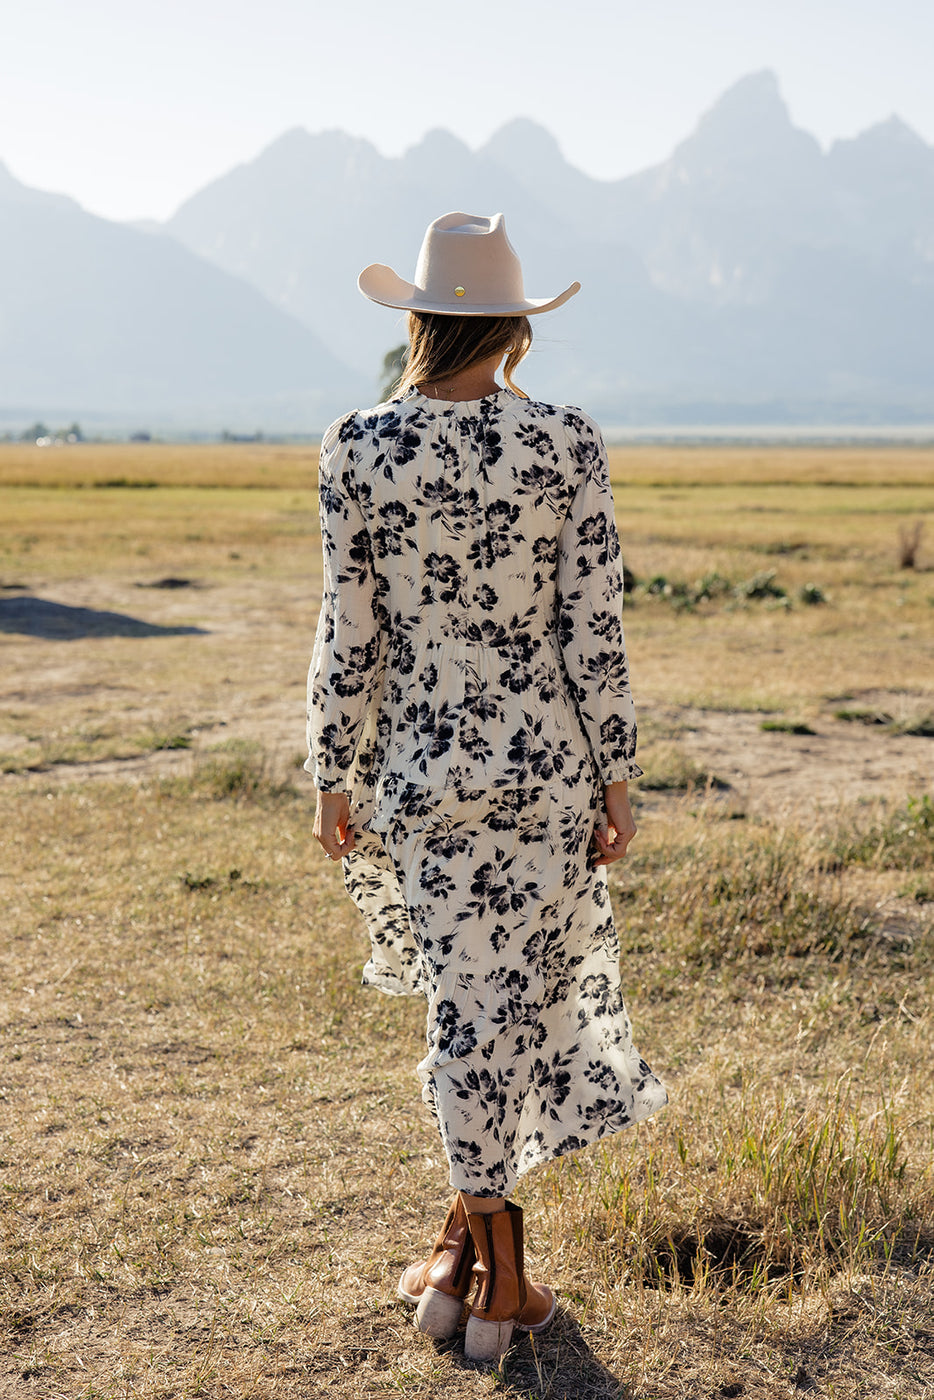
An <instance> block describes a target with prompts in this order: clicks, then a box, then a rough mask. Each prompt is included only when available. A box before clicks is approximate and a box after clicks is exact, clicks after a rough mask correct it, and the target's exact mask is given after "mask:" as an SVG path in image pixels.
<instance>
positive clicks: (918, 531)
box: [898, 520, 924, 569]
mask: <svg viewBox="0 0 934 1400" xmlns="http://www.w3.org/2000/svg"><path fill="white" fill-rule="evenodd" d="M923 534H924V521H923V520H916V521H915V523H914V524H913V525H899V527H898V567H899V568H900V569H916V568H917V567H918V551H919V549H920V548H921V536H922V535H923Z"/></svg>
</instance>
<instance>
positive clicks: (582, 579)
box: [557, 411, 642, 783]
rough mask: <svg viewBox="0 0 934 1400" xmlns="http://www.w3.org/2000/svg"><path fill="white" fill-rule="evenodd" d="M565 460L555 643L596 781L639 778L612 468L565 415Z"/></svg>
mask: <svg viewBox="0 0 934 1400" xmlns="http://www.w3.org/2000/svg"><path fill="white" fill-rule="evenodd" d="M565 424H566V429H567V443H568V456H569V460H570V463H571V467H572V470H573V469H574V468H575V467H576V469H577V480H576V489H575V491H574V496H573V499H572V501H571V508H570V510H569V512H568V515H567V518H566V520H565V522H564V524H563V526H562V528H561V533H560V535H559V537H558V590H557V591H558V597H557V628H558V639H559V642H560V645H561V651H562V654H563V657H564V663H565V666H566V668H567V673H568V677H569V679H570V681H571V686H572V688H573V693H574V698H575V700H576V702H577V708H578V712H579V714H580V717H581V720H582V722H583V725H584V729H585V732H586V734H587V737H588V738H589V740H590V746H591V748H592V750H593V754H594V758H595V759H596V762H597V767H598V769H599V773H600V778H601V781H602V782H604V783H615V782H621V781H623V780H625V779H629V778H637V777H639V776H640V774H641V772H642V769H641V768H640V767H639V765H638V764H637V763H636V762H635V755H636V714H635V708H634V706H633V702H632V694H631V692H630V689H629V663H628V661H627V658H626V643H625V641H624V638H623V624H622V619H621V616H620V613H621V609H622V604H623V572H622V560H621V557H620V545H619V535H618V533H617V530H616V519H615V515H614V511H613V491H612V488H611V486H610V473H609V464H608V462H607V456H606V449H605V447H604V445H603V439H602V437H601V435H600V430H599V429H598V428H597V426H596V424H595V423H594V422H593V421H592V420H591V419H590V418H588V417H587V416H586V415H585V414H583V413H578V412H577V411H573V412H568V414H567V416H566V420H565Z"/></svg>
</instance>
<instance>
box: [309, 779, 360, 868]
mask: <svg viewBox="0 0 934 1400" xmlns="http://www.w3.org/2000/svg"><path fill="white" fill-rule="evenodd" d="M314 833H315V839H316V840H317V841H319V842H320V844H321V846H322V847H323V849H324V852H325V854H326V855H327V856H328V857H329V858H330V859H331V860H342V859H343V858H344V856H345V855H347V853H348V851H352V850H353V848H354V834H353V827H352V826H351V825H350V798H349V797H348V796H347V794H346V792H319V793H318V807H317V810H316V812H315V826H314Z"/></svg>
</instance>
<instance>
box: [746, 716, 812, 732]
mask: <svg viewBox="0 0 934 1400" xmlns="http://www.w3.org/2000/svg"><path fill="white" fill-rule="evenodd" d="M759 728H760V729H764V730H765V732H766V733H767V734H813V733H814V732H815V731H814V730H813V729H812V728H811V726H810V725H809V724H805V722H804V720H800V719H764V720H763V721H762V723H761V724H760V725H759Z"/></svg>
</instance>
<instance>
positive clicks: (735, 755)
mask: <svg viewBox="0 0 934 1400" xmlns="http://www.w3.org/2000/svg"><path fill="white" fill-rule="evenodd" d="M653 716H654V718H655V719H656V720H658V721H659V722H661V723H668V724H670V726H671V728H672V730H673V732H676V733H678V734H679V739H680V742H681V743H682V744H683V745H684V748H685V749H686V751H687V752H688V753H689V754H690V755H691V757H693V758H695V759H696V760H697V761H698V762H699V763H702V764H703V766H704V767H705V768H706V769H707V771H709V772H711V773H715V774H716V775H717V777H718V778H720V779H722V780H723V781H724V782H726V783H728V784H729V790H728V793H727V794H724V796H723V800H731V801H733V802H736V803H738V804H740V805H741V806H743V807H744V808H746V809H747V810H748V811H749V812H751V813H762V814H765V813H768V814H772V815H777V814H780V813H782V812H786V811H787V812H789V813H791V812H798V813H802V812H806V811H807V810H814V811H818V810H821V809H833V808H837V807H840V806H842V805H844V804H847V803H851V802H857V801H863V800H866V799H872V798H877V797H896V798H898V797H904V796H905V795H906V794H907V793H912V792H919V791H927V790H928V789H929V788H930V786H931V783H932V781H934V739H928V738H921V737H916V736H906V735H898V734H889V733H885V732H880V731H877V730H874V729H869V728H866V727H864V726H862V725H853V724H847V723H846V722H844V721H841V720H834V719H826V720H811V721H809V724H810V727H811V728H812V729H813V730H814V733H813V734H801V735H799V734H788V733H782V732H780V731H767V730H763V729H762V727H761V726H762V723H763V720H764V719H765V718H766V717H765V716H763V715H761V714H729V713H724V712H721V711H713V710H699V709H690V708H685V709H674V708H672V709H670V710H665V711H663V712H658V711H654V712H653Z"/></svg>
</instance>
